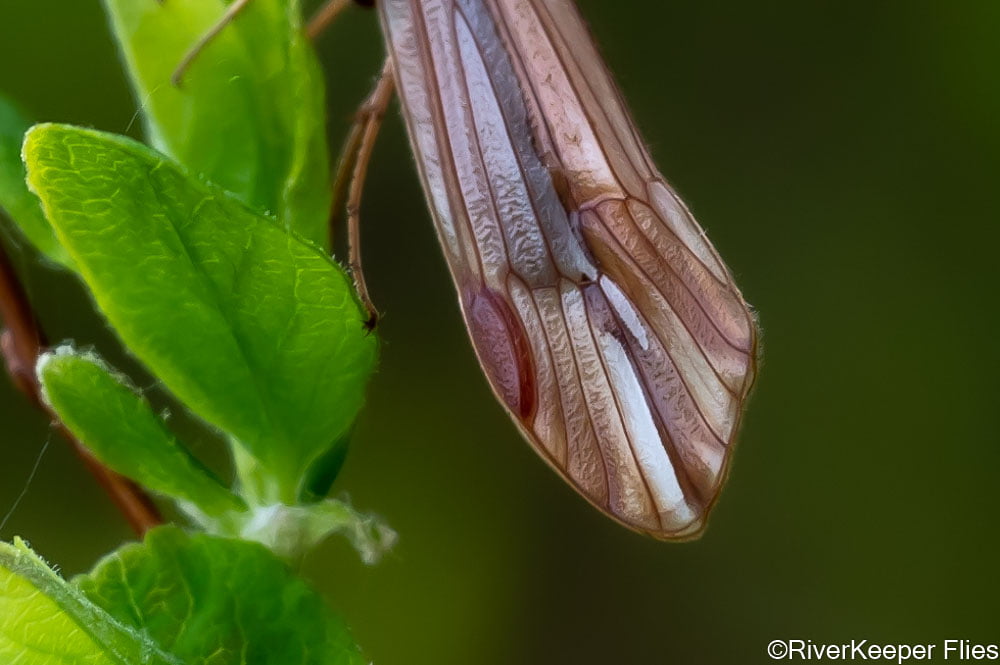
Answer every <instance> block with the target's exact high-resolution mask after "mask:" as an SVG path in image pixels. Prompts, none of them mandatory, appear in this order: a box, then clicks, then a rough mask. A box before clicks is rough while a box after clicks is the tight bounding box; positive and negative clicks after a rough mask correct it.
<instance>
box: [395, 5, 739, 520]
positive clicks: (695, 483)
mask: <svg viewBox="0 0 1000 665" xmlns="http://www.w3.org/2000/svg"><path fill="white" fill-rule="evenodd" d="M379 8H380V14H381V18H382V22H383V27H384V31H385V35H386V39H387V42H388V47H389V52H390V56H391V58H392V61H393V66H394V72H395V76H396V81H397V85H398V87H399V91H400V97H401V99H402V103H403V109H404V116H405V118H406V123H407V126H408V129H409V135H410V140H411V143H412V146H413V149H414V153H415V155H416V158H417V164H418V168H419V170H420V174H421V179H422V181H423V185H424V190H425V193H426V195H427V199H428V201H429V204H430V208H431V213H432V216H433V218H434V222H435V225H436V228H437V232H438V236H439V239H440V241H441V245H442V247H443V249H444V253H445V256H446V258H447V261H448V265H449V268H450V270H451V274H452V277H453V280H454V282H455V285H456V288H457V290H458V294H459V301H460V303H461V306H462V312H463V316H464V318H465V322H466V325H467V327H468V329H469V333H470V337H471V338H472V342H473V345H474V347H475V349H476V353H477V355H478V358H479V360H480V363H481V365H482V366H483V369H484V370H485V373H486V375H487V377H488V378H489V381H490V384H491V385H492V387H493V391H494V393H495V394H496V396H497V398H498V399H499V400H500V401H501V402H502V403H503V404H504V405H505V406H506V408H507V410H508V412H509V413H510V414H511V416H512V417H513V419H514V421H515V422H516V423H517V425H518V426H519V428H520V429H521V431H522V432H523V434H524V435H525V437H526V438H527V439H528V440H529V441H530V442H531V444H532V445H533V446H534V448H535V449H536V450H537V451H538V452H539V453H540V454H541V455H542V457H543V458H545V459H546V460H547V461H548V462H549V464H550V465H551V466H552V467H553V468H554V469H556V470H557V471H558V472H559V473H560V474H561V475H562V476H563V477H564V478H565V479H566V480H567V481H568V482H569V483H570V484H571V485H572V486H573V487H575V488H576V489H577V490H578V491H579V492H580V493H581V494H582V495H583V496H585V497H586V498H587V499H588V500H589V501H591V502H592V503H593V504H594V505H595V506H597V507H598V508H600V509H601V510H603V511H605V512H606V513H607V514H609V515H610V516H611V517H613V518H615V519H616V520H618V521H620V522H621V523H623V524H625V525H626V526H628V527H630V528H632V529H635V530H638V531H642V532H646V533H649V534H651V535H653V536H656V537H658V538H663V539H684V538H690V537H693V536H695V535H697V534H698V533H699V532H700V531H701V529H702V528H703V526H704V522H705V518H706V516H707V513H708V511H709V509H710V508H711V506H712V504H713V503H714V501H715V499H716V497H717V496H718V493H719V489H720V487H721V484H722V482H723V480H724V478H725V474H726V469H727V465H728V460H729V457H730V453H731V448H732V445H733V442H734V438H735V435H736V431H737V428H738V424H739V420H740V415H741V412H742V407H743V403H744V401H745V399H746V396H747V393H748V392H749V389H750V386H751V384H752V382H753V375H754V363H755V354H756V329H755V324H754V320H753V317H752V315H751V313H750V310H749V308H748V306H747V305H746V303H745V302H744V300H743V298H742V296H741V295H740V293H739V291H738V290H737V288H736V286H735V285H734V283H733V280H732V277H731V275H730V274H729V271H728V270H727V269H726V267H725V265H724V264H723V262H722V260H721V259H720V258H719V256H718V254H717V253H716V252H715V250H714V248H713V247H712V246H711V244H710V243H709V242H708V240H707V239H706V238H705V235H704V233H703V232H702V230H701V229H700V228H699V226H698V225H697V223H696V222H695V221H694V219H693V217H692V216H691V214H690V213H689V212H688V210H687V209H686V208H685V206H684V205H683V203H681V201H680V200H679V199H678V198H677V196H676V195H675V194H674V192H673V191H672V190H671V189H670V187H669V186H668V185H667V184H666V183H665V181H664V180H663V178H662V176H661V175H660V174H659V172H658V171H657V170H656V168H655V167H654V166H653V164H652V161H651V160H650V158H649V155H648V153H647V151H646V149H645V147H644V146H643V144H642V141H641V140H640V139H639V137H638V134H637V132H636V130H635V126H634V124H633V123H632V121H631V119H630V117H629V114H628V111H627V109H626V107H625V105H624V102H623V101H622V98H621V95H620V94H619V92H618V90H617V88H616V87H615V84H614V82H613V80H612V79H611V77H610V75H609V73H608V71H607V69H606V67H605V66H604V64H603V61H602V60H601V58H600V56H599V54H598V53H597V49H596V47H595V46H594V44H593V41H592V39H591V37H590V36H589V34H588V32H587V28H586V26H585V24H584V23H583V20H582V19H581V17H580V16H579V14H578V13H577V11H576V8H575V7H574V6H573V4H572V3H571V2H569V1H568V0H382V1H381V2H379Z"/></svg>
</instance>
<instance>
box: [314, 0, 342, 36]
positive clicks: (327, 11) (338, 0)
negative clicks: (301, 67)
mask: <svg viewBox="0 0 1000 665" xmlns="http://www.w3.org/2000/svg"><path fill="white" fill-rule="evenodd" d="M352 2H353V0H329V2H326V3H324V4H323V6H322V7H320V8H319V9H317V10H316V13H315V14H313V15H312V18H310V19H309V23H308V24H307V25H306V35H307V36H308V37H309V39H311V40H313V41H315V40H316V38H317V37H319V36H320V35H321V34H323V32H324V31H325V30H326V29H327V28H329V27H330V25H331V24H332V23H333V22H334V20H336V18H337V17H338V16H340V14H341V12H343V11H344V10H345V9H347V8H348V7H349V6H350V5H351V3H352Z"/></svg>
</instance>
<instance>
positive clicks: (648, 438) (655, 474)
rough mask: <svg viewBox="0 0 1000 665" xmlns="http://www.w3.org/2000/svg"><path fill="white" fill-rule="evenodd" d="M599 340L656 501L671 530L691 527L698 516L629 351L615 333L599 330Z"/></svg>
mask: <svg viewBox="0 0 1000 665" xmlns="http://www.w3.org/2000/svg"><path fill="white" fill-rule="evenodd" d="M597 342H598V344H599V345H600V347H601V355H602V356H604V362H605V364H606V366H607V368H608V378H609V380H610V382H611V386H612V387H613V388H614V391H615V395H617V397H618V404H619V406H620V407H621V410H622V413H623V415H624V421H625V427H626V429H627V430H628V435H629V439H630V440H631V442H632V448H633V450H634V451H635V456H636V460H637V461H638V463H639V467H640V468H641V469H642V473H643V475H644V476H645V477H646V482H647V483H648V485H649V488H650V490H651V491H652V494H653V502H654V503H655V504H656V508H657V510H658V511H659V513H660V516H661V519H662V520H663V526H664V528H665V529H666V530H668V531H675V530H677V529H680V528H682V527H684V526H687V525H688V524H690V523H691V522H692V521H694V520H695V519H696V517H697V515H696V513H695V512H694V511H693V510H692V509H691V507H690V506H689V505H688V503H687V500H686V498H685V497H684V490H683V489H681V486H680V483H679V482H678V481H677V474H676V473H675V471H674V467H673V464H671V463H670V457H669V456H668V455H667V451H666V448H665V447H664V445H663V441H662V440H661V438H660V433H659V430H657V428H656V423H655V421H654V420H653V414H652V412H651V411H650V408H649V404H648V403H647V402H646V396H645V393H644V392H643V390H642V385H641V384H640V382H639V377H637V376H636V374H635V369H634V368H633V366H632V363H631V362H630V361H629V357H628V353H627V352H626V351H625V349H624V347H622V345H621V343H620V342H619V341H618V340H617V339H615V337H614V336H613V335H611V334H610V333H607V332H599V333H598V335H597Z"/></svg>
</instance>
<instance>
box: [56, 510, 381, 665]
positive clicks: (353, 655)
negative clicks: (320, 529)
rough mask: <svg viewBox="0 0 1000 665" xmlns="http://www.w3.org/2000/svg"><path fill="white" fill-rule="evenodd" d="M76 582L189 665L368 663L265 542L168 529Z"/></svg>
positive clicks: (336, 620)
mask: <svg viewBox="0 0 1000 665" xmlns="http://www.w3.org/2000/svg"><path fill="white" fill-rule="evenodd" d="M74 583H75V584H76V585H78V587H79V588H80V589H81V590H82V591H83V593H84V594H85V595H86V596H87V597H88V598H89V599H90V600H91V601H93V602H94V603H96V604H98V605H100V606H101V607H103V608H104V609H106V610H107V611H108V612H109V613H110V614H111V615H113V616H114V617H115V618H117V619H118V620H119V621H121V622H122V623H124V624H126V625H129V626H132V627H133V628H135V629H138V630H142V631H144V632H145V633H146V634H147V635H149V636H150V637H151V638H153V640H155V641H156V642H158V643H159V644H161V645H163V646H165V647H168V648H169V649H170V651H171V652H172V653H175V654H177V655H178V656H180V657H181V658H183V659H184V660H185V661H186V662H189V663H198V664H199V665H230V664H231V665H241V664H243V663H253V664H254V665H362V664H363V663H365V662H366V661H365V659H364V658H362V656H361V654H360V652H359V650H358V648H357V646H356V645H355V644H354V642H353V640H352V638H351V636H350V633H349V632H348V630H347V627H346V626H345V625H344V623H343V621H341V620H340V619H339V618H338V617H337V616H336V615H335V614H333V613H332V612H331V611H330V609H329V608H328V607H327V606H326V604H325V603H324V602H323V599H322V598H321V597H320V596H319V595H317V594H316V593H315V592H314V591H313V590H312V589H310V588H309V587H308V586H307V585H306V584H305V582H303V581H302V580H301V579H299V578H297V577H295V576H294V575H293V574H292V573H291V572H290V571H289V569H288V568H287V567H286V566H285V565H284V564H283V563H282V562H281V561H280V560H279V559H278V558H276V557H275V556H274V555H273V554H271V552H269V551H268V550H267V549H266V548H264V547H262V546H261V545H259V544H256V543H248V542H245V541H240V540H232V539H228V538H220V537H217V536H206V535H187V534H185V533H184V532H182V531H180V530H178V529H176V528H174V527H162V528H159V529H155V530H153V531H151V532H150V533H149V534H147V536H146V541H145V543H144V544H141V545H129V546H126V547H124V548H122V549H120V550H119V551H118V552H116V553H114V554H112V555H110V556H109V557H107V558H106V559H104V560H103V561H102V562H101V563H99V564H98V565H97V567H96V568H95V569H94V570H93V571H92V572H91V573H90V574H89V575H86V576H84V577H78V578H76V579H75V580H74Z"/></svg>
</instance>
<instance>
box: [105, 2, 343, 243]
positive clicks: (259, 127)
mask: <svg viewBox="0 0 1000 665" xmlns="http://www.w3.org/2000/svg"><path fill="white" fill-rule="evenodd" d="M104 5H105V8H106V9H107V12H108V15H109V17H110V18H111V24H112V26H113V28H114V32H115V36H116V37H117V39H118V43H119V46H120V49H121V53H122V57H123V59H124V61H125V63H126V65H127V68H128V73H129V76H130V78H131V80H132V86H133V89H134V90H135V95H136V100H137V102H138V104H139V106H140V108H141V109H142V111H143V113H144V117H145V120H146V127H147V133H148V135H149V137H150V140H151V141H152V142H153V144H154V146H155V147H157V148H158V149H160V150H161V151H163V152H164V153H166V154H168V155H170V156H172V157H174V158H175V159H177V160H178V161H179V162H181V163H182V164H184V165H185V166H187V167H188V168H190V169H191V170H192V171H193V172H194V173H198V174H201V175H203V176H204V177H205V178H207V179H209V180H211V181H213V182H215V183H216V184H219V185H221V186H222V187H224V188H226V189H228V190H229V191H231V192H234V193H235V194H237V196H239V197H240V199H242V200H243V201H244V202H246V203H247V204H248V205H250V206H251V207H253V208H255V209H257V210H260V211H267V212H270V213H273V214H274V215H275V216H276V217H277V218H278V219H280V220H282V222H284V223H285V224H287V225H288V226H289V228H292V229H295V230H296V231H297V232H299V233H300V234H302V235H303V236H305V237H306V238H309V239H310V240H312V241H313V242H315V243H316V244H318V245H319V246H320V247H326V245H327V223H328V219H329V213H330V203H331V193H330V173H329V155H328V151H327V143H326V120H325V101H324V85H323V77H322V74H321V71H320V68H319V65H318V62H317V59H316V56H315V53H314V51H313V49H312V46H311V44H310V43H309V40H308V39H306V37H305V35H304V34H303V31H302V26H301V18H300V10H301V8H300V2H299V0H254V2H251V3H250V5H249V6H248V7H247V8H246V9H245V10H244V11H243V12H242V13H241V14H240V15H239V16H238V17H237V18H236V20H235V21H233V22H232V24H230V25H229V26H227V27H226V28H225V29H224V30H223V31H222V32H221V33H220V34H219V35H217V36H216V37H215V38H214V39H213V40H212V42H211V43H210V44H209V45H208V47H207V48H206V49H205V51H204V52H203V53H201V55H200V56H199V57H198V58H197V59H196V60H195V61H194V63H193V65H192V66H191V68H190V69H189V70H188V72H187V74H186V76H185V77H184V79H183V83H182V85H181V86H180V87H177V86H175V85H174V84H172V83H171V80H170V79H171V75H172V74H173V72H174V70H175V68H176V67H177V66H178V65H179V64H180V62H181V61H182V60H183V58H184V56H185V55H186V54H187V53H188V52H189V50H190V49H191V47H192V46H193V45H194V44H195V42H197V41H198V40H199V39H200V38H201V37H202V36H204V35H205V33H206V32H207V31H208V30H209V28H211V27H212V26H213V25H214V24H215V23H216V21H217V20H218V18H219V17H220V16H222V14H223V12H224V10H225V8H226V3H224V2H220V0H170V1H169V2H160V1H157V0H104Z"/></svg>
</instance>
